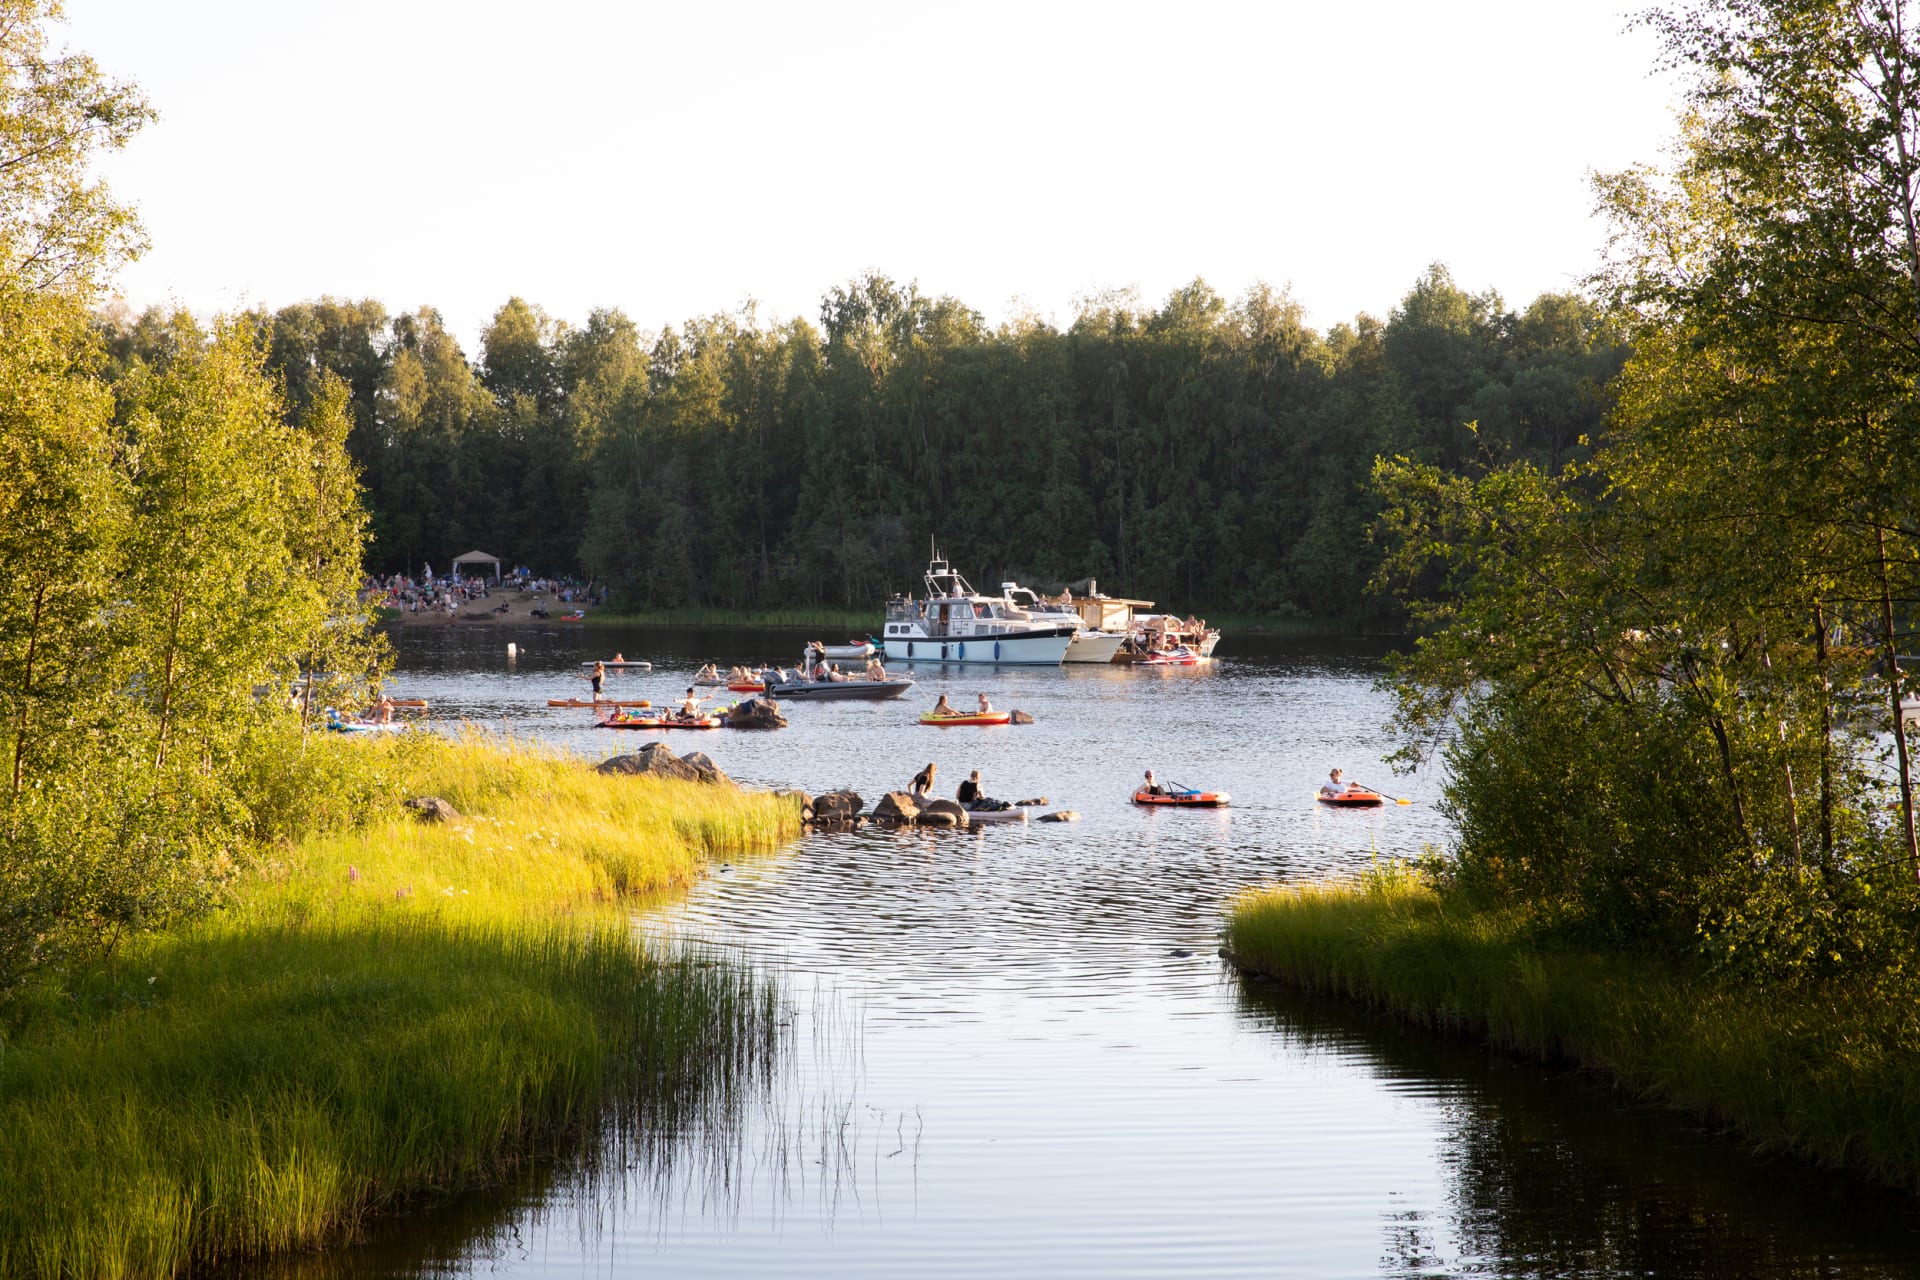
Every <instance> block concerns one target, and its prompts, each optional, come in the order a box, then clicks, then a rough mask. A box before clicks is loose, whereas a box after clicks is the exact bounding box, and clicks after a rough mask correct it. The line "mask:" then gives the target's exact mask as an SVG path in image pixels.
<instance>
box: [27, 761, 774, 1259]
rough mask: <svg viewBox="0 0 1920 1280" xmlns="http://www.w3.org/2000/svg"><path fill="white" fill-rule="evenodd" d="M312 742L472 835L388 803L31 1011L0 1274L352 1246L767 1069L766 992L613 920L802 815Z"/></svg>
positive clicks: (568, 773)
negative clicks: (429, 1205)
mask: <svg viewBox="0 0 1920 1280" xmlns="http://www.w3.org/2000/svg"><path fill="white" fill-rule="evenodd" d="M313 749H315V750H324V751H355V752H361V751H367V753H368V754H367V757H366V758H365V759H359V760H356V762H355V767H356V768H362V769H374V770H378V771H384V777H385V783H384V790H386V791H387V792H388V793H389V794H390V795H391V796H393V797H398V796H399V795H402V794H433V795H438V796H441V797H443V798H445V799H447V800H448V801H450V802H451V803H452V804H454V805H455V806H456V807H457V808H458V809H459V810H460V812H461V814H462V820H461V821H459V822H455V823H451V824H445V825H442V824H425V823H421V822H418V821H416V820H415V819H413V818H411V817H410V816H405V815H404V813H403V811H401V810H400V809H399V808H398V806H397V804H390V803H381V804H377V805H375V806H373V808H372V809H371V811H370V812H368V813H367V814H366V815H364V818H363V820H362V821H361V822H359V823H358V824H357V825H349V826H344V827H341V828H339V829H335V830H333V831H330V832H326V833H320V834H311V835H308V836H306V837H305V838H303V839H300V840H298V841H296V842H294V843H292V844H290V845H288V846H286V847H283V848H280V849H277V850H275V851H273V852H272V854H271V856H267V857H263V858H262V859H261V860H260V862H259V865H258V866H256V867H254V868H252V869H250V870H248V871H247V872H245V873H244V874H243V875H242V876H241V877H240V878H239V879H238V880H237V881H236V882H235V884H234V885H233V886H232V890H231V894H230V899H229V901H227V902H226V904H225V905H224V906H223V907H222V909H220V910H218V911H216V912H215V913H213V914H212V915H211V916H209V917H206V918H203V919H202V920H200V921H199V922H197V923H195V924H193V925H191V926H188V927H184V928H180V929H176V930H173V931H170V932H166V933H162V934H158V935H153V936H150V937H148V938H145V939H142V940H140V941H138V942H137V943H136V944H133V945H130V946H128V947H125V948H123V949H122V951H121V952H120V953H119V954H118V955H117V956H116V957H114V959H113V960H112V962H111V963H103V964H101V965H99V966H98V967H96V968H94V969H92V970H90V971H86V972H75V973H71V974H68V975H64V978H63V979H62V980H61V981H58V982H55V983H50V984H48V985H46V986H44V987H42V988H40V989H38V990H37V991H36V992H35V993H34V995H33V998H32V999H31V1000H30V1001H29V1002H27V1004H26V1005H25V1006H24V1007H16V1008H15V1009H14V1010H13V1011H12V1020H11V1024H10V1025H8V1026H7V1028H6V1031H5V1039H4V1042H0V1150H5V1151H6V1152H7V1158H6V1159H5V1160H3V1161H0V1274H4V1275H8V1276H12V1275H16V1274H17V1275H33V1276H48V1277H52V1276H162V1275H171V1274H174V1273H176V1272H180V1271H182V1270H185V1269H187V1268H189V1267H190V1266H194V1265H198V1264H204V1263H208V1262H222V1261H232V1260H235V1259H243V1258H247V1257H253V1256H258V1255H261V1254H264V1253H268V1252H272V1251H276V1250H286V1249H295V1248H308V1247H315V1246H319V1245H322V1244H326V1243H329V1242H334V1241H339V1240H342V1239H345V1238H348V1237H350V1236H351V1234H352V1233H353V1231H354V1230H355V1228H356V1227H357V1226H358V1225H359V1224H360V1223H362V1222H363V1221H364V1220H365V1219H366V1218H367V1217H368V1216H369V1215H372V1214H377V1213H380V1212H382V1211H383V1210H390V1209H392V1208H395V1207H397V1206H400V1205H404V1204H411V1203H418V1202H420V1201H423V1200H432V1199H437V1198H442V1197H446V1196H449V1195H452V1194H455V1193H457V1192H460V1191H462V1190H463V1189H468V1188H472V1187H475V1186H479V1185H485V1184H488V1183H491V1182H494V1181H496V1180H498V1179H500V1178H502V1177H503V1176H505V1175H506V1174H507V1173H509V1172H510V1171H511V1170H513V1169H514V1168H515V1167H517V1166H519V1165H522V1164H524V1163H525V1162H527V1161H529V1160H536V1159H541V1158H543V1157H545V1156H547V1155H549V1154H551V1153H553V1152H555V1151H556V1150H559V1149H562V1148H564V1147H566V1146H568V1145H570V1144H572V1143H575V1142H577V1141H578V1140H579V1138H580V1136H581V1134H582V1132H583V1130H585V1129H587V1128H589V1127H591V1126H594V1125H596V1124H598V1123H600V1122H602V1121H604V1120H606V1119H607V1118H608V1117H609V1115H611V1116H613V1117H614V1118H616V1119H617V1118H618V1117H620V1116H622V1115H626V1116H633V1115H635V1114H636V1113H647V1114H655V1113H660V1112H662V1111H665V1112H667V1113H672V1112H675V1111H677V1110H682V1109H685V1108H688V1107H691V1106H693V1105H695V1104H696V1103H697V1102H698V1101H699V1100H700V1099H702V1098H707V1099H711V1098H712V1097H713V1096H714V1094H715V1091H721V1092H724V1091H725V1090H726V1089H727V1088H728V1087H729V1086H730V1085H731V1083H733V1082H734V1081H735V1080H737V1078H738V1077H739V1076H740V1074H741V1073H743V1072H747V1071H750V1070H752V1069H753V1067H754V1064H755V1063H756V1062H759V1061H763V1060H764V1056H765V1054H766V1052H767V1051H768V1046H769V1045H770V1043H771V1036H772V1035H773V1031H772V1025H773V1024H772V1018H773V1009H772V999H773V996H772V994H771V992H770V989H769V988H768V987H767V986H766V985H765V984H764V983H762V982H761V981H759V980H757V979H755V978H753V977H751V976H750V975H745V974H742V973H740V972H738V971H736V970H732V969H729V968H726V967H722V966H716V965H712V964H709V963H703V962H700V961H698V960H697V959H673V958H668V957H662V956H655V955H650V954H648V953H647V952H646V951H645V950H644V949H643V948H642V947H641V946H639V945H638V944H637V943H636V942H635V940H634V935H633V932H632V929H631V928H630V926H629V924H628V921H627V919H626V913H625V912H624V911H622V910H621V909H619V907H618V905H617V904H618V903H619V900H620V899H621V898H622V897H624V896H627V895H631V894H636V893H641V892H646V891H650V890H656V889H661V888H665V887H668V886H671V885H674V884H677V883H680V882H683V881H685V880H687V879H688V878H690V877H692V876H694V875H695V874H697V873H698V870H699V867H700V864H701V861H702V860H703V859H704V858H705V857H708V856H712V855H716V854H723V853H732V852H736V851H741V852H744V851H747V850H752V849H767V848H772V847H774V846H775V845H777V844H778V843H779V842H781V841H783V840H785V839H787V838H789V837H791V836H792V835H793V834H795V833H796V831H797V828H798V813H797V811H796V810H795V809H794V807H793V806H791V805H788V804H786V803H785V802H783V801H779V800H776V799H775V798H773V797H771V796H767V795H758V794H750V793H745V792H739V791H735V790H733V789H731V788H716V787H707V786H702V785H699V784H693V783H674V782H665V781H661V780H657V779H650V778H629V777H603V776H601V775H599V774H596V773H594V772H593V771H592V770H591V769H589V768H587V767H586V766H584V765H582V764H580V763H578V762H576V761H571V760H566V759H562V758H558V757H553V756H548V755H544V754H539V753H534V752H529V751H515V750H511V749H508V748H507V747H505V746H503V745H501V744H498V743H493V742H487V741H482V740H473V741H467V742H463V743H447V742H443V741H441V740H438V739H426V738H423V739H421V740H418V741H413V742H406V741H395V742H390V743H374V742H347V743H340V742H326V743H319V744H316V745H315V747H314V748H313ZM368 749H371V750H370V751H369V750H368Z"/></svg>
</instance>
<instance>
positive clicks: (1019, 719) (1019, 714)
mask: <svg viewBox="0 0 1920 1280" xmlns="http://www.w3.org/2000/svg"><path fill="white" fill-rule="evenodd" d="M1012 723H1014V724H1032V723H1033V717H1032V716H1030V715H1028V714H1027V713H1026V712H1024V711H1016V712H1014V713H1013V720H1012Z"/></svg>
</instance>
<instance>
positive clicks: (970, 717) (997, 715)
mask: <svg viewBox="0 0 1920 1280" xmlns="http://www.w3.org/2000/svg"><path fill="white" fill-rule="evenodd" d="M1012 719H1013V712H1011V711H970V712H966V713H963V714H961V715H957V716H937V715H935V714H933V712H931V711H929V712H926V713H925V714H924V715H922V716H921V717H920V723H921V724H937V725H939V726H940V727H941V728H943V729H944V728H946V727H948V726H949V725H956V724H1006V723H1007V722H1008V721H1009V720H1012Z"/></svg>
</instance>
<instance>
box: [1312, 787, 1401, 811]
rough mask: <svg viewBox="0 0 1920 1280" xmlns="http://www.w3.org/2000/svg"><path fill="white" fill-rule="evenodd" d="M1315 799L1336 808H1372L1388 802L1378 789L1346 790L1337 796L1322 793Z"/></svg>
mask: <svg viewBox="0 0 1920 1280" xmlns="http://www.w3.org/2000/svg"><path fill="white" fill-rule="evenodd" d="M1315 799H1317V800H1319V801H1320V803H1321V804H1330V805H1332V806H1333V807H1334V808H1336V809H1371V808H1373V807H1374V806H1375V805H1382V804H1385V803H1386V802H1387V798H1386V797H1385V796H1383V795H1381V794H1380V793H1379V792H1377V791H1345V792H1342V793H1341V794H1339V795H1337V796H1329V795H1320V796H1316V797H1315Z"/></svg>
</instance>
